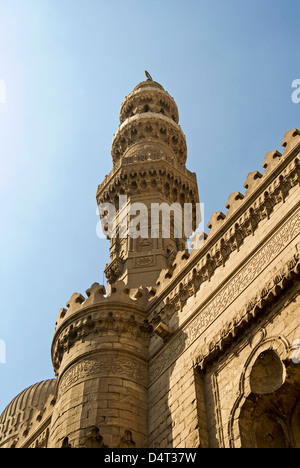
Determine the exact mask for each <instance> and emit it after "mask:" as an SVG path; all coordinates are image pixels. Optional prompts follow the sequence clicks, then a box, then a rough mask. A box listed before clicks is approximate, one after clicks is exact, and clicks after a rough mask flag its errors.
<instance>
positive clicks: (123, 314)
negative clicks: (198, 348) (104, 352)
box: [52, 281, 152, 374]
mask: <svg viewBox="0 0 300 468" xmlns="http://www.w3.org/2000/svg"><path fill="white" fill-rule="evenodd" d="M86 295H87V297H86V298H85V297H84V296H83V295H82V294H78V293H74V294H73V295H72V296H71V298H70V300H69V301H68V302H67V304H66V307H67V308H63V309H60V311H59V315H58V319H57V322H56V330H55V335H54V338H53V344H52V360H53V366H54V370H55V372H56V374H58V373H59V369H60V366H61V363H62V360H63V357H64V355H65V354H69V352H70V350H71V349H72V348H73V347H74V346H75V345H76V344H77V345H78V343H80V342H81V343H82V342H83V341H85V340H87V339H89V340H90V341H91V342H93V343H94V345H95V346H97V343H98V344H100V345H101V344H103V339H104V341H105V347H107V348H110V344H109V341H110V340H111V341H112V342H113V338H114V337H118V339H119V338H120V340H119V345H118V344H116V343H115V347H118V346H120V349H122V347H123V346H124V343H125V342H126V341H128V342H130V341H131V340H132V342H134V343H136V346H140V348H141V355H143V356H144V358H146V357H147V356H145V349H146V348H147V342H148V341H149V338H150V336H151V334H152V327H151V326H150V325H149V323H148V322H147V319H146V315H145V301H146V296H147V291H146V290H144V289H142V288H141V289H136V290H129V289H128V288H127V287H126V285H125V284H124V283H123V282H121V281H120V282H117V283H115V284H114V285H113V286H112V287H111V292H110V294H109V295H107V296H106V290H105V287H104V286H101V285H99V284H98V283H94V284H93V285H92V286H91V287H90V288H89V289H88V290H87V291H86ZM139 343H140V345H138V344H139ZM145 344H146V348H145Z"/></svg>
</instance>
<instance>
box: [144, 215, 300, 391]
mask: <svg viewBox="0 0 300 468" xmlns="http://www.w3.org/2000/svg"><path fill="white" fill-rule="evenodd" d="M299 234H300V209H298V210H297V211H296V212H295V213H294V214H293V215H292V216H291V217H290V218H289V219H288V220H287V221H286V223H285V224H284V225H283V226H281V228H280V229H278V231H277V232H276V233H275V234H273V236H272V237H271V238H270V239H269V240H268V241H267V242H266V243H265V244H264V245H263V246H262V247H261V249H260V250H258V251H257V252H256V253H255V254H254V255H253V256H252V257H251V259H250V260H249V261H248V262H247V263H246V264H245V265H244V266H243V267H242V268H241V269H240V271H239V272H238V273H237V274H236V275H235V276H234V277H233V278H232V279H231V280H229V281H228V282H227V283H226V285H225V286H223V288H222V289H221V290H220V291H219V292H218V294H217V295H216V296H215V297H214V298H213V299H212V300H211V301H210V302H209V303H208V304H207V305H204V306H203V305H202V306H200V307H199V308H198V310H197V311H195V314H194V317H193V318H192V319H190V320H189V322H188V324H186V325H185V326H183V327H182V329H181V330H179V331H178V333H177V334H174V337H173V339H172V340H171V342H170V343H168V344H167V345H166V346H165V347H164V348H163V349H162V351H160V352H159V353H158V355H156V356H154V357H153V358H152V360H151V363H150V368H149V369H150V370H149V372H150V381H151V382H153V381H154V380H156V379H157V378H158V377H159V375H161V373H162V372H163V371H164V370H165V369H167V368H168V367H169V366H170V365H171V364H172V363H173V362H174V361H175V360H176V359H177V358H178V357H179V355H180V354H181V353H182V352H183V351H184V350H185V349H187V348H188V347H189V346H190V345H191V344H192V343H194V342H195V341H196V340H197V339H198V338H199V337H200V336H201V335H202V333H203V332H204V331H205V330H206V329H207V327H208V326H209V325H210V324H211V323H212V322H213V321H214V320H215V319H216V318H217V317H219V316H220V315H221V314H222V313H223V312H224V310H225V309H226V308H227V307H228V306H229V305H230V304H231V303H233V302H234V301H235V300H236V298H237V297H238V296H239V295H240V294H241V293H242V292H243V291H244V290H245V289H246V288H247V287H248V286H249V284H251V283H252V282H253V280H254V279H255V278H256V277H258V276H259V274H261V273H262V272H263V270H264V269H265V268H266V267H267V266H268V265H269V264H270V263H271V262H272V261H273V260H274V259H275V258H276V257H277V255H278V254H279V253H280V252H281V251H283V249H284V248H285V247H286V246H287V245H289V244H290V242H291V241H292V240H293V239H294V238H295V237H296V236H297V235H299ZM298 263H299V254H298V253H297V254H295V256H294V257H293V259H290V261H289V265H290V266H291V265H293V267H292V268H291V270H293V268H296V270H295V271H294V270H293V273H291V274H298V273H297V272H298V269H299V264H298ZM287 268H289V267H287ZM285 271H287V270H285ZM279 278H281V279H279ZM285 278H286V277H285V276H284V273H283V272H282V271H281V270H280V274H276V275H275V280H274V281H277V282H278V283H277V284H276V286H275V289H274V291H276V292H277V293H278V292H279V289H278V288H280V285H279V284H280V281H282V282H283V284H285V281H284V280H285ZM268 288H269V286H268ZM268 288H267V285H265V286H264V287H263V288H262V290H261V291H260V293H259V294H260V295H263V297H262V298H261V299H262V300H264V301H266V299H265V296H267V297H268V295H269V292H270V298H271V297H272V294H274V291H273V290H270V291H269V289H268ZM276 288H277V289H276ZM250 304H253V309H251V307H250ZM167 305H168V307H171V311H172V304H171V301H170V302H169V304H167ZM256 306H257V304H256V303H255V302H253V301H250V303H248V304H246V305H245V307H246V309H244V310H243V312H241V314H242V315H241V316H240V317H239V318H237V319H236V322H233V324H234V323H236V324H239V323H240V322H243V321H244V316H245V317H246V319H247V317H249V315H248V314H250V315H251V314H252V315H253V314H254V315H255V313H256V312H255V313H254V311H256V310H257V309H256ZM243 314H244V315H243ZM163 318H164V316H163ZM159 319H160V320H161V319H162V313H160V314H157V315H156V316H155V317H154V319H153V324H155V320H157V321H158V320H159ZM162 321H164V320H162ZM230 323H231V322H230ZM227 326H228V327H229V324H227ZM230 326H232V324H231V325H230ZM233 333H234V330H233ZM175 335H176V336H175ZM230 335H232V330H231V329H229V330H228V333H227V334H225V338H226V336H230ZM210 346H211V347H212V348H213V345H210ZM219 346H220V343H219V341H218V342H217V343H216V348H219ZM212 350H213V349H212ZM205 353H207V351H205ZM199 354H200V355H201V352H200V353H199ZM204 357H205V356H204ZM201 359H202V358H201V357H200V358H199V359H198V362H199V363H200V362H201Z"/></svg>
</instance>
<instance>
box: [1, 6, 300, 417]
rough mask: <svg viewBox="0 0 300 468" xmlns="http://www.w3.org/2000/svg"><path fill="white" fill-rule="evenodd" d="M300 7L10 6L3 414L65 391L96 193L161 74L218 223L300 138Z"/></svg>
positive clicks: (98, 277) (4, 109) (94, 268)
mask: <svg viewBox="0 0 300 468" xmlns="http://www.w3.org/2000/svg"><path fill="white" fill-rule="evenodd" d="M299 13H300V2H299V0H295V1H292V0H285V1H283V0H280V1H279V0H251V1H249V0H243V1H240V0H226V1H225V0H215V1H214V2H211V1H207V0H206V1H203V0H159V1H158V0H151V1H150V0H149V1H148V0H126V1H124V0H85V1H83V0H26V1H24V0H0V80H4V82H5V84H6V104H1V103H0V161H1V166H0V215H1V217H0V292H1V305H0V339H2V340H5V342H6V346H7V363H6V364H5V365H4V364H0V412H1V411H2V410H3V409H4V407H5V406H6V405H7V404H8V403H9V401H10V400H11V399H12V398H13V397H14V396H15V395H16V394H17V393H19V392H20V391H22V390H23V389H24V388H26V387H28V386H29V385H31V384H34V383H36V382H38V381H40V380H44V379H48V378H52V377H53V370H52V365H51V358H50V347H51V341H52V337H53V332H54V324H55V321H56V318H57V315H58V311H59V309H60V308H61V307H64V306H65V304H66V302H67V301H68V299H69V298H70V296H71V295H72V293H73V292H75V291H76V292H80V293H83V294H84V293H85V290H86V289H88V288H89V287H90V286H91V284H92V283H94V282H95V281H97V282H100V283H102V282H103V273H102V272H103V269H104V267H105V264H106V263H107V260H108V247H109V245H108V241H104V240H99V239H98V238H97V236H96V224H97V220H98V219H97V216H96V201H95V194H96V189H97V185H98V184H99V183H100V182H101V181H102V180H103V178H104V176H105V174H108V173H109V172H110V170H111V169H112V161H111V156H110V149H111V143H112V138H113V134H114V133H115V132H116V130H117V127H118V123H119V120H118V119H119V110H120V106H121V103H122V101H123V99H124V97H125V96H126V95H128V94H129V93H130V92H131V91H132V89H133V88H134V86H135V85H136V84H137V83H139V82H140V81H143V80H144V70H145V69H147V70H148V71H149V72H150V73H151V75H152V76H153V78H154V79H155V80H156V81H159V82H160V83H161V84H162V85H163V86H164V88H165V89H166V90H167V91H168V92H169V93H170V94H171V95H172V96H173V97H174V98H175V100H176V102H177V104H178V107H179V113H180V124H181V126H182V129H183V131H184V132H185V134H186V137H187V144H188V161H187V167H188V168H189V169H190V170H192V171H195V172H196V173H197V176H198V184H199V190H200V198H201V201H202V202H203V203H204V204H205V215H206V221H208V220H209V218H210V216H211V214H212V212H213V211H220V210H221V211H223V212H226V210H225V207H224V206H225V203H226V201H227V199H228V196H229V194H230V193H231V192H236V191H241V192H243V191H244V189H243V184H244V182H245V180H246V177H247V174H248V173H249V172H251V171H254V170H259V171H263V169H262V167H261V165H262V163H263V161H264V157H265V154H266V153H267V152H268V151H271V150H274V149H278V150H279V151H280V150H281V149H282V148H281V141H282V140H283V137H284V134H285V132H286V130H289V129H292V128H295V127H299V126H300V123H299V115H300V104H293V103H292V100H291V94H292V88H291V84H292V81H293V80H295V79H299V78H300V67H299V50H300V47H299V46H300V44H299V42H300V39H299V37H300V36H299V23H300V15H299Z"/></svg>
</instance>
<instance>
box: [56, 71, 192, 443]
mask: <svg viewBox="0 0 300 468" xmlns="http://www.w3.org/2000/svg"><path fill="white" fill-rule="evenodd" d="M178 120H179V117H178V109H177V106H176V103H175V101H174V100H173V98H172V97H171V96H170V95H169V94H168V93H167V92H166V91H165V90H164V89H163V87H162V86H161V85H160V84H158V83H156V82H154V81H153V80H152V79H150V78H148V79H147V81H144V82H142V83H140V84H139V85H138V86H136V87H135V89H134V90H133V92H132V93H131V94H130V95H129V96H128V97H126V98H125V100H124V102H123V104H122V107H121V111H120V126H119V128H118V130H117V132H116V134H115V135H114V138H113V143H112V151H111V153H112V159H113V166H114V167H113V170H112V171H111V173H110V174H109V175H108V176H106V177H105V180H104V182H103V183H102V184H101V185H100V186H99V187H98V191H97V202H98V205H105V207H107V206H113V208H114V213H115V218H116V220H117V219H118V221H120V219H121V220H122V221H125V224H126V223H128V222H131V220H132V217H134V215H136V214H137V212H140V214H141V212H143V211H144V213H143V214H144V217H143V218H141V217H140V219H139V223H137V221H136V218H135V219H134V222H135V223H136V224H140V226H139V228H140V232H139V234H140V235H138V236H135V235H131V231H130V230H128V229H127V230H126V229H125V234H124V232H123V235H121V228H120V224H118V226H117V227H116V232H115V234H116V235H115V236H112V237H111V238H110V263H109V264H108V265H107V266H106V269H105V273H106V276H107V278H108V285H109V286H108V291H107V293H106V291H105V288H104V286H100V285H99V284H98V283H95V284H94V285H93V286H92V287H91V288H90V289H88V290H87V291H86V295H87V297H84V296H82V295H81V294H77V293H75V294H73V296H72V297H71V299H70V300H69V302H68V303H67V308H66V309H61V311H60V313H59V317H58V320H57V324H56V325H57V326H56V330H55V335H54V338H53V343H52V350H51V353H52V361H53V366H54V370H55V373H56V376H57V388H58V392H57V403H56V405H55V409H54V414H53V418H52V425H51V430H50V436H49V437H50V446H52V447H63V448H69V447H72V448H73V447H74V448H75V447H76V448H77V447H79V448H81V447H82V448H84V447H86V448H89V447H95V448H96V447H99V448H100V447H108V448H118V447H137V448H143V447H147V443H148V441H147V423H148V421H147V419H148V415H147V386H148V346H149V340H150V336H151V335H152V332H153V330H152V327H151V326H150V325H149V324H148V322H147V303H148V301H149V297H148V295H149V294H151V291H152V287H153V286H155V284H156V281H157V278H158V277H159V275H160V273H161V271H162V270H163V269H164V268H171V266H172V264H173V262H174V258H175V256H176V254H177V253H178V251H180V250H184V249H185V241H186V236H187V233H186V232H180V235H177V236H176V235H175V233H176V231H177V230H178V231H180V227H182V219H180V218H178V219H177V218H176V215H177V212H179V211H180V210H181V208H182V207H183V206H184V204H185V203H189V204H191V205H192V204H194V205H195V204H196V203H197V202H198V189H197V181H196V176H195V174H193V173H191V172H189V171H188V170H187V169H186V167H185V161H186V154H187V148H186V141H185V136H184V134H183V132H182V130H181V128H180V126H179V125H178ZM153 203H154V204H156V206H157V205H158V206H159V207H160V208H161V209H162V212H163V211H164V210H165V211H166V212H167V214H169V216H170V215H171V211H172V216H173V218H174V219H173V222H172V225H171V226H170V229H169V232H167V234H166V233H165V231H164V229H165V228H166V225H165V224H166V223H164V221H163V220H162V219H161V217H157V218H156V219H155V220H154V221H153V218H152V213H151V208H152V204H153ZM171 205H172V206H171ZM170 206H171V208H172V210H170V209H169V207H170ZM133 207H134V209H133ZM105 209H106V208H105ZM162 216H164V213H162ZM102 217H105V213H102ZM145 222H146V227H145V229H144V231H143V232H141V224H142V223H145ZM152 292H153V291H152Z"/></svg>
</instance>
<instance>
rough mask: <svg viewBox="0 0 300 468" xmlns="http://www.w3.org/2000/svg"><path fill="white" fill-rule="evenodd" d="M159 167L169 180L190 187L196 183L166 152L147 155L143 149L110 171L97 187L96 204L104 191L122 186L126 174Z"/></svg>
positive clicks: (183, 167)
mask: <svg viewBox="0 0 300 468" xmlns="http://www.w3.org/2000/svg"><path fill="white" fill-rule="evenodd" d="M159 165H161V166H164V167H165V168H166V169H167V172H168V174H170V177H171V178H174V179H175V178H176V177H177V178H178V177H179V178H181V179H184V180H188V181H189V183H190V184H191V185H194V184H196V183H197V178H196V174H195V173H194V172H191V171H189V170H188V169H187V168H186V167H185V166H183V165H182V164H179V163H177V162H176V161H174V159H173V158H172V157H171V156H169V155H168V154H167V153H166V152H164V151H163V150H160V151H156V152H154V153H153V151H151V154H148V152H147V148H145V149H144V150H143V151H137V153H136V154H135V153H134V152H133V154H132V155H131V156H130V157H128V158H125V159H123V160H122V161H120V162H119V164H117V165H116V166H115V167H114V168H113V169H112V171H111V172H110V174H109V175H108V176H106V177H105V179H104V181H103V182H102V184H100V185H99V186H98V189H97V202H98V203H100V202H101V201H102V199H103V194H104V192H105V191H108V192H109V191H111V190H112V189H113V187H115V186H116V185H119V184H120V183H121V184H122V178H123V177H124V175H125V174H126V173H131V172H134V173H137V174H138V173H139V172H141V173H142V174H143V173H145V171H146V172H149V171H151V170H152V171H153V169H155V168H157V167H159ZM125 194H126V193H125Z"/></svg>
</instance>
